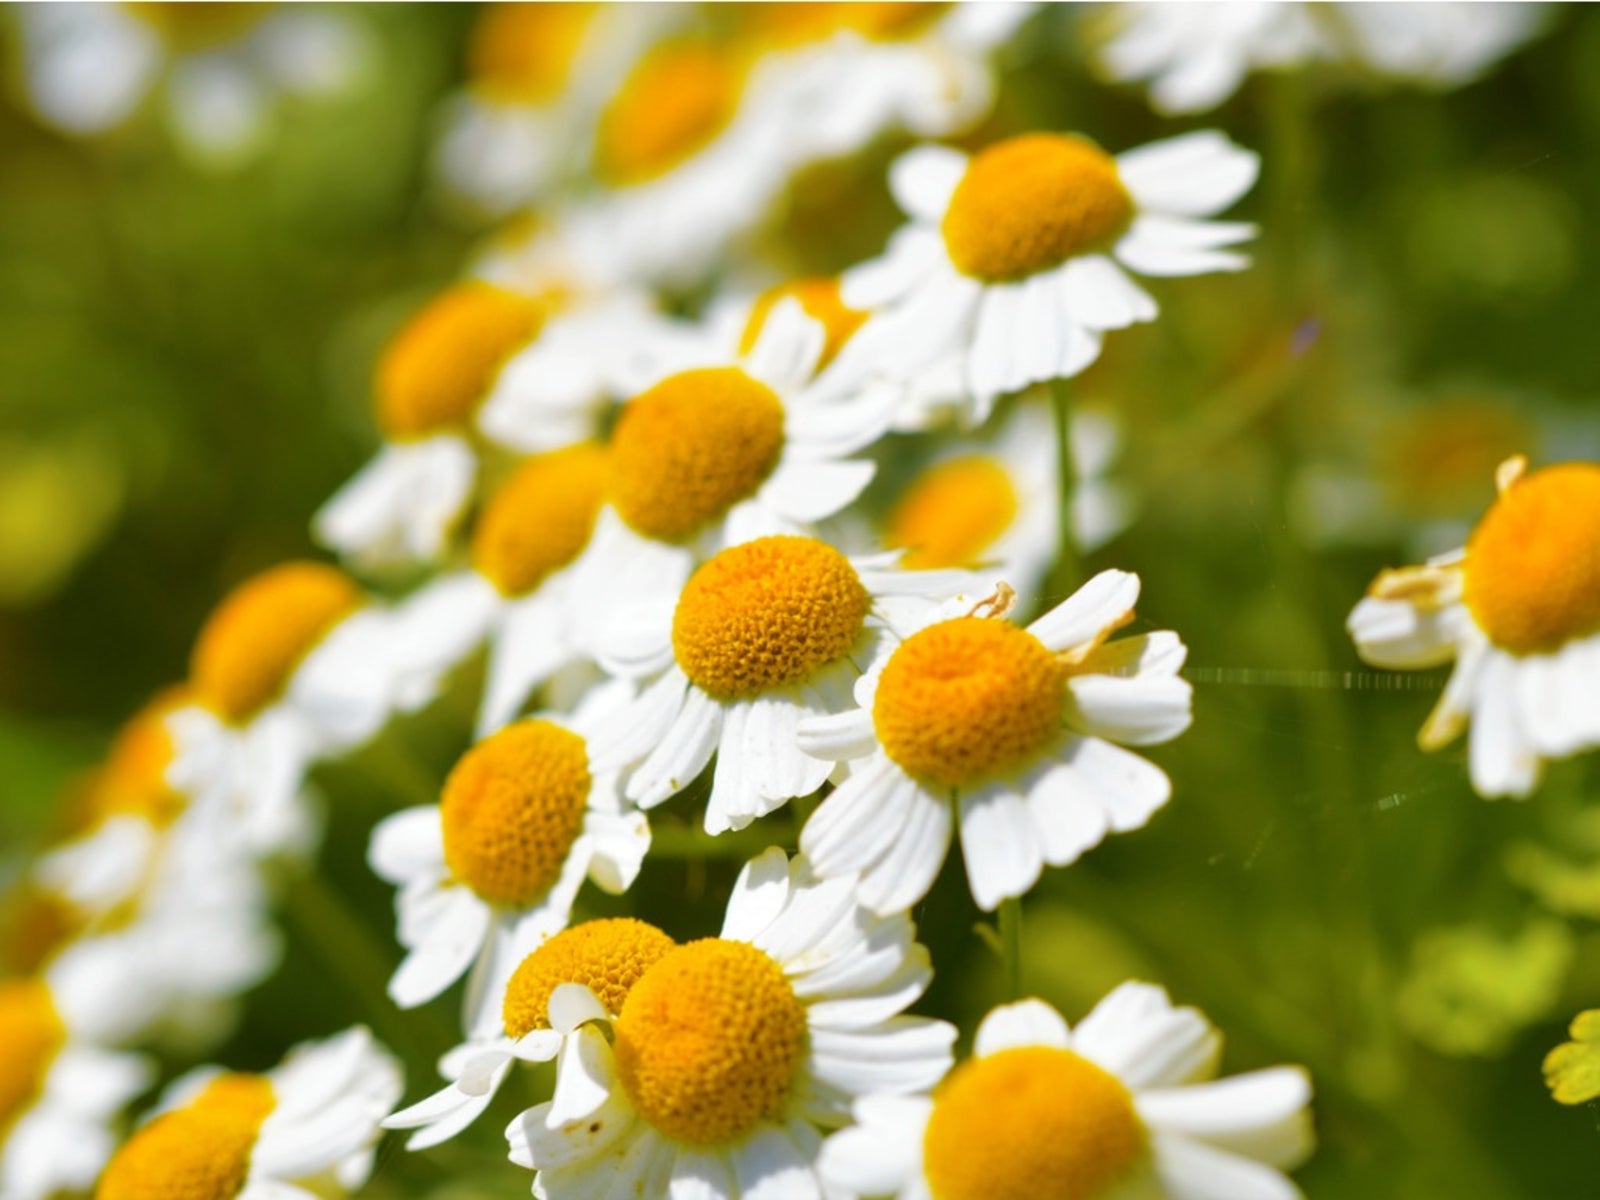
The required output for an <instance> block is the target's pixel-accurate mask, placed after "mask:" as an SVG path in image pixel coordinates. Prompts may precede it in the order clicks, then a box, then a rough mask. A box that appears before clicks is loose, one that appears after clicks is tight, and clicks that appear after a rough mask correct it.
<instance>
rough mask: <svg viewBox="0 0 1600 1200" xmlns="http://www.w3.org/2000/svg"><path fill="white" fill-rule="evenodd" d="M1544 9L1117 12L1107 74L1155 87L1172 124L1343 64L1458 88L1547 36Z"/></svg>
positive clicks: (1153, 96)
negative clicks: (1244, 87) (1310, 70)
mask: <svg viewBox="0 0 1600 1200" xmlns="http://www.w3.org/2000/svg"><path fill="white" fill-rule="evenodd" d="M1543 7H1544V6H1542V5H1538V4H1455V3H1438V4H1304V3H1230V4H1144V3H1132V4H1118V5H1115V6H1110V5H1107V6H1105V14H1104V17H1103V19H1102V21H1101V25H1102V28H1103V29H1104V31H1105V36H1104V39H1103V41H1102V42H1101V44H1100V46H1099V47H1098V50H1097V52H1096V62H1097V65H1098V66H1099V68H1100V70H1101V71H1102V73H1103V74H1105V75H1106V76H1108V77H1109V78H1111V79H1113V80H1117V81H1120V82H1133V81H1138V82H1145V83H1148V84H1149V85H1150V103H1151V105H1152V106H1153V107H1155V108H1156V109H1157V110H1158V111H1160V112H1163V113H1167V114H1169V115H1171V114H1176V113H1192V112H1203V111H1205V110H1207V109H1211V108H1215V107H1216V106H1217V105H1219V104H1221V103H1222V102H1223V101H1224V100H1226V99H1228V97H1229V96H1232V95H1233V94H1234V92H1236V91H1237V90H1238V88H1239V85H1240V84H1241V83H1242V82H1243V81H1244V78H1245V76H1246V75H1248V74H1250V73H1251V72H1253V71H1260V70H1286V69H1294V68H1298V67H1303V66H1305V65H1307V64H1309V63H1312V62H1316V61H1319V60H1321V61H1343V62H1346V63H1349V64H1351V65H1354V66H1356V67H1360V68H1365V69H1367V70H1369V71H1373V72H1376V73H1377V74H1380V75H1388V76H1394V77H1397V78H1402V79H1412V80H1415V81H1417V82H1419V83H1423V84H1430V85H1433V86H1435V87H1454V86H1458V85H1460V84H1463V83H1468V82H1470V81H1471V80H1472V79H1474V78H1476V77H1477V76H1478V75H1481V74H1482V73H1483V72H1484V71H1485V70H1487V69H1488V68H1489V67H1490V66H1492V65H1493V64H1494V63H1495V62H1497V61H1498V60H1499V59H1501V58H1503V57H1504V56H1505V55H1507V54H1509V53H1511V51H1513V50H1515V49H1516V48H1517V47H1518V46H1520V45H1522V43H1523V42H1525V41H1527V40H1528V39H1529V38H1530V37H1532V36H1533V34H1534V33H1535V32H1537V31H1538V28H1539V26H1540V24H1541V23H1542V22H1543V20H1544V16H1545V14H1544V12H1543V11H1542V9H1543Z"/></svg>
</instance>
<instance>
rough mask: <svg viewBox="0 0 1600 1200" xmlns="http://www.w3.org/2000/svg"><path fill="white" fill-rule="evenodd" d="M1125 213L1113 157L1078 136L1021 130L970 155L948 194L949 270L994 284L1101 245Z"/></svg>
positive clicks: (1126, 202)
mask: <svg viewBox="0 0 1600 1200" xmlns="http://www.w3.org/2000/svg"><path fill="white" fill-rule="evenodd" d="M1132 217H1133V200H1132V198H1131V197H1130V196H1129V195H1128V190H1127V188H1125V187H1123V186H1122V179H1121V178H1120V177H1119V176H1118V175H1117V164H1116V160H1115V159H1113V158H1112V157H1111V156H1110V155H1108V154H1106V153H1105V152H1104V151H1103V150H1100V149H1098V148H1096V147H1095V146H1092V145H1090V144H1089V143H1088V142H1086V141H1084V140H1083V139H1082V138H1076V137H1065V136H1063V135H1061V134H1056V133H1029V134H1023V135H1022V136H1020V137H1014V138H1008V139H1006V140H1005V141H1003V142H999V143H996V144H995V145H993V146H990V147H989V148H988V149H987V150H983V151H980V152H979V153H978V154H976V155H974V156H973V158H972V161H971V162H970V163H968V164H967V171H966V174H965V175H963V176H962V177H961V182H960V183H959V184H958V185H956V190H955V194H954V195H953V196H951V197H950V207H949V208H948V209H947V210H946V212H945V216H944V226H943V231H944V244H945V248H946V249H947V250H948V251H949V253H950V261H951V262H953V263H954V264H955V265H956V269H957V270H959V271H961V272H962V273H963V274H965V275H970V276H972V277H973V278H975V279H982V280H985V281H988V282H993V283H999V282H1004V281H1006V280H1013V279H1021V278H1023V277H1024V276H1027V275H1032V274H1034V273H1035V272H1037V271H1043V270H1047V269H1049V268H1050V267H1054V266H1056V265H1058V264H1059V263H1062V262H1064V261H1066V260H1067V259H1068V258H1071V257H1072V256H1073V255H1074V254H1081V253H1083V252H1084V251H1086V250H1092V249H1095V248H1096V247H1099V246H1103V245H1105V244H1106V243H1108V242H1110V241H1111V240H1112V239H1114V238H1115V237H1116V236H1117V235H1118V234H1120V233H1121V232H1122V231H1123V230H1124V229H1125V228H1126V227H1127V225H1128V222H1129V221H1130V220H1131V219H1132Z"/></svg>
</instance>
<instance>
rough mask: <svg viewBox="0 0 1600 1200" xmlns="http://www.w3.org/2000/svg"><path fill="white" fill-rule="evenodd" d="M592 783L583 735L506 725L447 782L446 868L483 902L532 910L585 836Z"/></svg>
mask: <svg viewBox="0 0 1600 1200" xmlns="http://www.w3.org/2000/svg"><path fill="white" fill-rule="evenodd" d="M589 784H590V778H589V753H588V749H587V747H586V746H585V745H584V742H583V739H582V738H581V737H579V736H578V735H577V734H575V733H573V732H572V731H571V730H568V729H563V728H561V726H559V725H554V724H552V723H551V722H549V721H537V720H536V721H519V722H517V723H516V724H515V725H508V726H506V727H505V728H504V729H502V730H501V731H500V732H499V733H496V734H494V735H492V736H491V737H487V738H485V739H484V740H483V741H481V742H479V743H478V744H477V745H476V746H474V747H473V748H472V749H471V750H468V751H467V753H466V754H465V755H463V756H462V758H461V761H460V762H458V763H457V764H456V765H455V769H454V770H453V771H451V772H450V777H449V778H448V779H447V780H445V784H444V797H443V799H442V800H441V801H440V805H439V808H440V816H441V818H442V820H443V824H444V858H445V863H446V864H447V865H448V866H449V868H450V871H451V873H452V874H453V875H454V876H455V877H456V878H457V879H459V880H460V881H461V882H462V883H464V884H466V885H467V886H468V887H469V888H471V889H472V890H473V891H474V892H475V893H476V894H477V895H478V896H479V897H480V898H481V899H483V900H487V901H488V902H489V903H490V904H501V905H506V906H509V907H512V908H526V907H527V906H529V905H530V904H532V903H533V902H534V901H535V900H537V899H539V897H540V896H542V895H544V893H545V892H547V891H549V890H550V885H551V884H553V883H555V881H556V879H557V878H558V877H559V876H560V874H561V866H562V864H563V863H564V862H566V859H567V855H568V853H570V852H571V850H572V843H573V842H574V841H576V840H577V837H578V834H579V833H580V832H581V831H582V829H583V814H584V809H585V806H586V804H587V802H588V798H589Z"/></svg>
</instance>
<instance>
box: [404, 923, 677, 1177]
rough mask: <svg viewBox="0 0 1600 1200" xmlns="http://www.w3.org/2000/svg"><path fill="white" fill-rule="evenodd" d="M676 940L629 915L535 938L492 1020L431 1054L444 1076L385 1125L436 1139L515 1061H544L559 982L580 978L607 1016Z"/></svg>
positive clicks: (556, 1043) (550, 1047)
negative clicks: (495, 1022)
mask: <svg viewBox="0 0 1600 1200" xmlns="http://www.w3.org/2000/svg"><path fill="white" fill-rule="evenodd" d="M675 944H676V943H674V942H673V940H672V939H671V938H670V937H668V936H667V935H666V934H664V933H662V932H661V930H659V929H657V928H656V927H655V926H654V925H648V924H646V923H645V922H643V921H636V920H634V919H633V918H631V917H615V918H611V919H608V920H600V921H586V922H584V923H583V924H581V925H574V926H572V927H571V928H570V929H564V930H562V931H561V932H560V933H558V934H556V935H555V936H553V937H552V938H550V940H549V941H547V942H545V943H544V944H543V945H541V946H540V947H539V948H538V949H537V950H535V951H534V952H533V953H532V954H530V955H528V957H527V958H525V959H523V960H522V963H521V965H520V966H518V967H517V969H516V971H515V972H514V973H513V974H512V976H511V979H510V981H509V982H508V983H507V984H506V990H505V996H504V999H503V1000H502V1001H501V1008H500V1021H501V1023H500V1026H499V1028H497V1029H493V1030H488V1029H486V1030H484V1031H483V1032H482V1034H481V1035H480V1036H478V1037H475V1038H471V1039H469V1040H468V1041H466V1042H464V1043H462V1044H461V1045H460V1046H457V1047H456V1048H455V1049H454V1050H451V1051H450V1052H449V1053H448V1054H446V1055H445V1056H444V1057H443V1058H442V1059H441V1060H440V1062H439V1073H440V1074H441V1075H443V1076H444V1077H445V1079H447V1080H449V1084H448V1086H446V1087H444V1088H441V1089H440V1090H439V1091H437V1092H435V1093H434V1094H433V1095H431V1096H429V1097H428V1098H427V1099H425V1100H421V1101H418V1102H417V1103H416V1104H413V1105H412V1106H411V1107H410V1108H407V1109H402V1110H401V1111H400V1112H397V1113H395V1114H394V1115H393V1116H391V1117H388V1118H386V1119H385V1120H384V1122H383V1124H384V1127H385V1128H386V1129H415V1130H416V1131H417V1132H416V1133H414V1134H412V1135H411V1137H410V1138H409V1139H408V1140H407V1142H406V1148H407V1149H408V1150H424V1149H426V1148H428V1147H429V1146H437V1145H438V1144H439V1143H440V1142H445V1141H448V1140H449V1139H451V1138H453V1137H455V1135H456V1134H458V1133H460V1132H461V1131H462V1130H463V1129H465V1128H466V1127H467V1126H468V1125H470V1124H472V1122H473V1121H475V1120H477V1119H478V1117H479V1116H480V1115H481V1114H482V1113H483V1110H484V1109H486V1108H488V1107H489V1102H490V1101H491V1100H493V1099H494V1096H495V1093H496V1092H498V1091H499V1090H500V1085H501V1084H502V1083H504V1082H505V1080H506V1076H507V1075H508V1074H509V1073H510V1071H511V1068H512V1066H513V1065H515V1064H516V1063H517V1062H519V1061H520V1062H549V1061H550V1060H551V1059H552V1058H554V1057H555V1056H556V1054H557V1053H558V1052H559V1051H560V1049H561V1045H562V1042H563V1040H564V1035H563V1034H561V1033H558V1032H557V1031H556V1030H555V1029H554V1028H553V1027H552V1026H551V1016H550V1006H551V998H552V995H553V994H554V992H555V991H556V989H557V988H558V987H560V986H561V985H562V984H564V983H572V984H581V985H582V986H583V987H585V988H587V989H588V990H589V991H590V993H591V994H592V995H593V996H594V997H595V998H596V999H597V1000H599V1002H600V1007H601V1008H603V1009H604V1010H605V1011H606V1013H607V1015H608V1016H609V1017H611V1018H612V1019H615V1017H616V1016H617V1014H618V1013H620V1012H621V1011H622V1002H623V1001H624V1000H626V999H627V998H628V993H629V992H630V991H631V990H632V989H633V985H634V984H635V983H637V982H638V981H639V977H640V976H641V975H643V974H644V972H645V971H646V970H647V969H649V968H650V967H651V966H653V965H654V964H655V963H657V962H658V961H660V959H661V958H662V957H663V956H664V955H665V954H666V953H667V952H668V951H669V950H671V949H672V948H673V946H674V945H675Z"/></svg>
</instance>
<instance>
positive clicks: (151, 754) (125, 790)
mask: <svg viewBox="0 0 1600 1200" xmlns="http://www.w3.org/2000/svg"><path fill="white" fill-rule="evenodd" d="M188 698H189V697H188V695H187V693H186V691H185V690H184V689H180V688H173V689H171V690H169V691H167V692H165V693H163V694H162V695H160V696H157V697H156V698H155V699H154V700H152V701H151V702H150V703H149V704H147V705H145V707H144V708H143V709H141V710H140V711H139V712H138V713H136V714H135V715H134V716H133V718H132V719H130V720H129V721H128V722H127V724H125V725H124V726H123V727H122V729H121V731H120V732H119V733H118V734H117V740H116V741H115V742H113V743H112V744H111V753H110V755H109V756H108V757H107V759H106V764H105V766H104V767H103V768H102V769H101V770H100V771H99V772H98V773H97V774H96V776H95V778H94V780H93V782H92V783H91V785H90V789H89V796H88V802H89V806H90V809H91V812H92V816H93V817H96V818H100V819H104V818H107V817H118V816H131V817H142V818H143V819H144V820H146V821H148V822H149V823H150V824H151V825H153V826H155V827H156V828H158V829H164V828H165V827H166V826H168V825H170V824H171V823H172V822H173V821H175V820H177V818H178V816H179V814H181V813H182V812H183V809H184V806H185V805H186V804H187V803H188V800H187V798H186V797H185V796H184V795H183V793H182V792H180V791H178V790H177V789H176V788H174V787H173V786H172V785H171V784H170V783H168V782H167V768H168V767H169V766H171V765H172V758H173V754H174V747H173V744H172V733H171V731H170V730H169V729H168V728H167V716H168V714H170V713H171V712H172V711H173V710H174V709H176V708H178V707H180V706H181V705H183V704H185V703H187V702H188Z"/></svg>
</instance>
